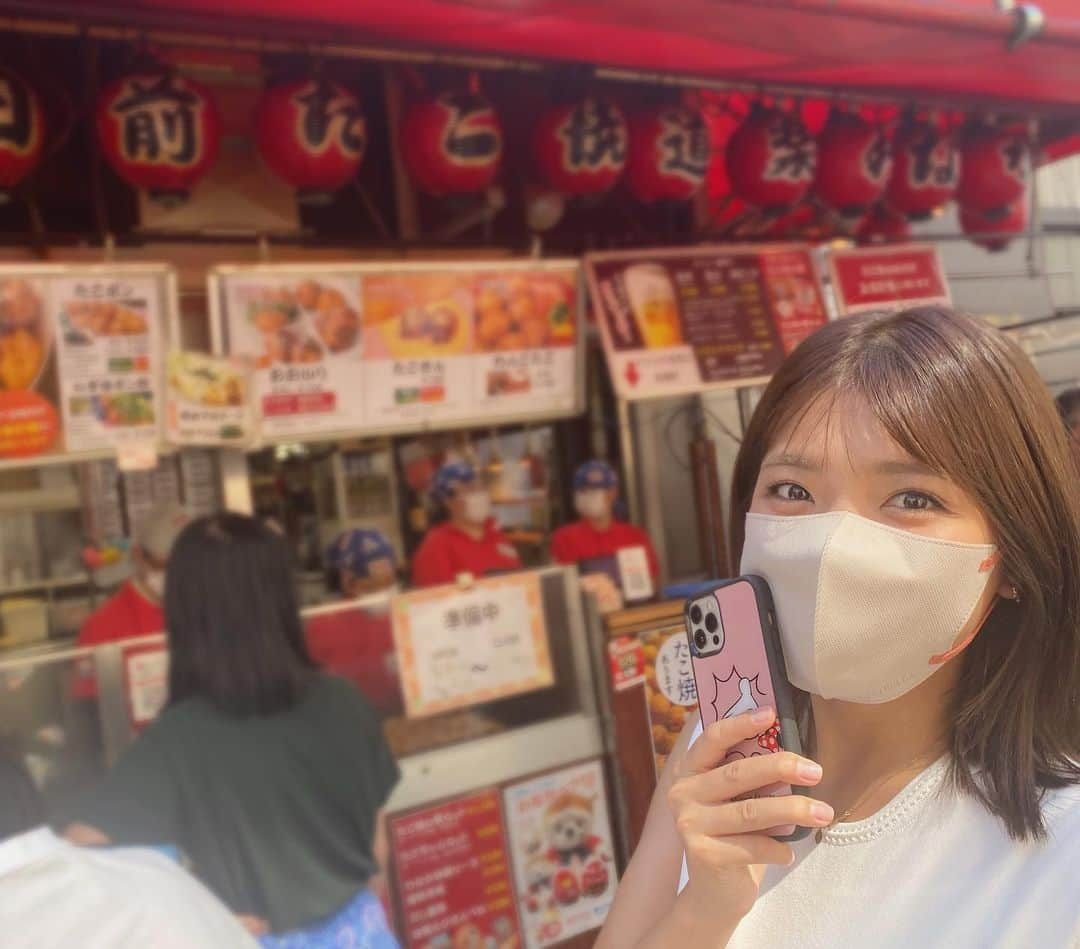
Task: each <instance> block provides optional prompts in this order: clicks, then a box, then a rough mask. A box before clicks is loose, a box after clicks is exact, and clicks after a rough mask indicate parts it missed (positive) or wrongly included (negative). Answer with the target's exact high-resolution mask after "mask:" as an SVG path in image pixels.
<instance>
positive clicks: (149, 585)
mask: <svg viewBox="0 0 1080 949" xmlns="http://www.w3.org/2000/svg"><path fill="white" fill-rule="evenodd" d="M143 583H144V584H145V585H146V591H147V592H148V593H150V594H151V595H152V596H155V597H157V598H158V599H159V600H163V599H165V571H164V570H147V571H146V573H144V574H143Z"/></svg>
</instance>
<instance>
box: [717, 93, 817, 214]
mask: <svg viewBox="0 0 1080 949" xmlns="http://www.w3.org/2000/svg"><path fill="white" fill-rule="evenodd" d="M724 162H725V165H726V167H727V174H728V179H729V180H730V182H731V190H732V192H733V193H734V194H735V195H736V196H737V197H740V198H742V199H743V200H744V201H747V202H749V203H750V204H753V205H756V206H757V207H759V208H765V209H770V210H771V209H779V208H785V207H790V206H791V205H793V204H795V203H796V202H798V201H800V200H801V199H802V198H803V196H804V195H805V194H806V192H807V191H808V190H809V188H810V185H811V184H813V181H814V172H815V170H816V168H817V144H816V143H815V141H814V139H813V138H812V137H811V135H810V133H809V131H807V128H806V126H805V125H804V124H803V122H802V119H801V118H799V116H797V115H794V114H793V113H790V112H784V111H782V110H780V109H774V108H765V107H764V106H761V105H755V106H754V107H753V109H752V110H751V111H750V114H749V115H748V116H747V117H746V119H744V120H743V122H742V124H741V125H740V126H739V127H738V128H737V129H736V130H735V131H734V132H733V133H732V135H731V138H730V139H728V145H727V152H726V153H725V156H724Z"/></svg>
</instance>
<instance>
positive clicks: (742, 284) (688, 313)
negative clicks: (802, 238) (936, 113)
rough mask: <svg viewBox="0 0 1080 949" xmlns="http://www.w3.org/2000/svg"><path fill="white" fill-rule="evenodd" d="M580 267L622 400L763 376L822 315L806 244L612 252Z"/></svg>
mask: <svg viewBox="0 0 1080 949" xmlns="http://www.w3.org/2000/svg"><path fill="white" fill-rule="evenodd" d="M585 266H586V273H587V275H588V280H589V287H590V290H591V293H592V300H593V305H594V307H595V310H596V314H597V320H598V322H599V325H600V330H601V334H602V337H603V341H604V351H605V354H606V357H607V364H608V370H609V372H610V373H611V379H612V382H613V384H614V386H615V390H616V392H617V393H618V395H619V397H620V398H623V399H644V398H653V397H657V396H666V395H679V394H685V393H691V392H700V391H702V390H704V389H710V388H730V387H733V386H742V385H750V384H754V383H758V382H762V381H764V380H765V379H767V378H768V377H769V376H770V375H772V373H773V372H775V371H776V369H777V367H778V366H779V365H780V363H781V362H782V361H783V358H784V356H785V355H787V354H788V353H789V352H791V350H793V349H794V348H795V347H796V346H797V345H798V344H799V343H800V342H802V340H803V339H805V338H806V337H807V336H809V335H810V333H812V332H813V331H814V330H816V329H818V328H819V327H820V326H824V325H825V322H826V320H827V319H828V315H827V311H826V309H825V303H824V301H823V299H822V296H821V289H820V286H819V284H818V279H817V275H816V273H815V270H814V262H813V258H812V257H811V253H810V248H809V247H808V246H805V245H802V244H779V245H771V246H758V245H732V246H717V247H694V248H685V249H672V250H666V249H665V250H634V251H616V252H612V253H600V254H590V255H588V256H587V257H586V258H585Z"/></svg>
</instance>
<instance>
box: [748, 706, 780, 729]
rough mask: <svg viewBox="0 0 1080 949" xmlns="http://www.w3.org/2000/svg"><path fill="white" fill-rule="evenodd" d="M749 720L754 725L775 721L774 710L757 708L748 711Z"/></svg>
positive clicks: (769, 723)
mask: <svg viewBox="0 0 1080 949" xmlns="http://www.w3.org/2000/svg"><path fill="white" fill-rule="evenodd" d="M750 721H751V722H753V723H754V724H755V725H771V724H772V723H773V722H775V721H776V712H774V711H773V710H772V709H771V708H759V709H755V710H754V711H753V712H751V713H750Z"/></svg>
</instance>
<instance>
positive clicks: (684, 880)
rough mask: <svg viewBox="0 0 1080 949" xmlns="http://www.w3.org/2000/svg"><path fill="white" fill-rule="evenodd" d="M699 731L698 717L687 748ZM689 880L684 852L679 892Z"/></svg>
mask: <svg viewBox="0 0 1080 949" xmlns="http://www.w3.org/2000/svg"><path fill="white" fill-rule="evenodd" d="M701 731H702V729H701V719H698V723H697V725H695V726H694V731H693V733H692V734H691V735H690V744H689V745H687V748H693V747H694V742H696V741H697V740H698V739H699V738H700V737H701ZM689 882H690V871H689V870H688V869H687V867H686V855H685V854H684V855H683V859H682V869H681V870H680V871H679V890H678V892H680V893H681V892H682V891H683V890H685V889H686V884H687V883H689Z"/></svg>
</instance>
